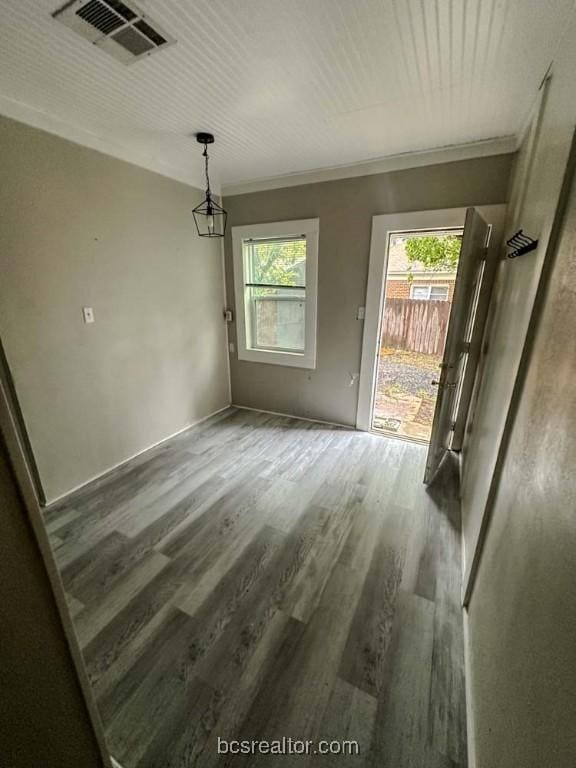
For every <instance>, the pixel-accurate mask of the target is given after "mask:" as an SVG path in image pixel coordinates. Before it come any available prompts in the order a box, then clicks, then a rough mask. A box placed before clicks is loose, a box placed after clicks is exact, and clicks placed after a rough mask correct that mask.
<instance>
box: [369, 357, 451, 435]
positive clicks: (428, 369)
mask: <svg viewBox="0 0 576 768" xmlns="http://www.w3.org/2000/svg"><path fill="white" fill-rule="evenodd" d="M441 361H442V360H441V357H440V356H439V355H424V354H421V353H419V352H409V351H405V350H400V349H390V348H386V347H383V348H382V349H381V350H380V359H379V364H378V379H377V390H376V399H375V405H374V422H373V424H374V427H375V428H376V429H380V430H382V431H386V432H390V433H393V434H396V435H401V436H402V437H408V438H413V439H417V440H425V441H428V440H430V431H431V428H432V419H433V416H434V406H435V403H436V395H437V393H438V391H437V387H434V386H433V385H432V384H431V381H432V379H437V378H438V376H439V374H440V363H441Z"/></svg>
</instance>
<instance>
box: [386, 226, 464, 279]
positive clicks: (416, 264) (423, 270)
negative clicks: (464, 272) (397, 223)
mask: <svg viewBox="0 0 576 768" xmlns="http://www.w3.org/2000/svg"><path fill="white" fill-rule="evenodd" d="M438 234H443V233H441V232H439V233H438ZM412 237H414V235H412ZM407 239H408V238H407V237H406V236H405V235H391V237H390V247H389V248H388V275H389V276H390V275H395V276H398V275H406V274H407V273H408V271H410V272H411V273H412V275H413V276H414V277H416V276H418V277H419V278H421V277H422V276H423V275H426V277H432V276H433V275H442V276H443V277H446V276H451V277H452V279H454V278H455V277H456V272H443V271H441V270H436V269H430V268H428V267H426V266H424V264H422V262H421V261H408V256H407V255H406V247H405V244H406V240H407Z"/></svg>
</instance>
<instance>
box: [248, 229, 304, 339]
mask: <svg viewBox="0 0 576 768" xmlns="http://www.w3.org/2000/svg"><path fill="white" fill-rule="evenodd" d="M244 259H245V261H244V264H245V282H246V286H245V296H246V303H247V306H246V321H247V322H246V326H247V328H249V329H250V333H249V340H247V341H249V346H250V347H251V348H253V349H273V350H285V351H288V352H300V353H303V352H304V350H305V318H306V290H305V286H306V239H305V238H298V239H286V240H262V241H258V240H256V241H253V240H252V241H247V242H245V243H244Z"/></svg>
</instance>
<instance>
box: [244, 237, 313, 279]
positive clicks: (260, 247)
mask: <svg viewBox="0 0 576 768" xmlns="http://www.w3.org/2000/svg"><path fill="white" fill-rule="evenodd" d="M246 246H247V252H248V254H247V255H248V259H247V262H248V263H247V265H246V266H247V273H248V274H247V276H248V280H247V282H249V283H261V284H264V285H266V284H268V285H292V286H295V285H299V286H305V285H306V239H305V238H298V239H296V240H294V239H291V240H267V241H266V240H262V241H258V240H256V241H250V242H248V243H246Z"/></svg>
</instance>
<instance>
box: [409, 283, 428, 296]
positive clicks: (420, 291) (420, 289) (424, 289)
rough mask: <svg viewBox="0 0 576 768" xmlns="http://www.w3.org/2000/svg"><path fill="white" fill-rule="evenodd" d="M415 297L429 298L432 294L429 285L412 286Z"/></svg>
mask: <svg viewBox="0 0 576 768" xmlns="http://www.w3.org/2000/svg"><path fill="white" fill-rule="evenodd" d="M411 292H412V298H413V299H427V298H428V297H429V295H430V286H429V285H413V286H412V288H411Z"/></svg>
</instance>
